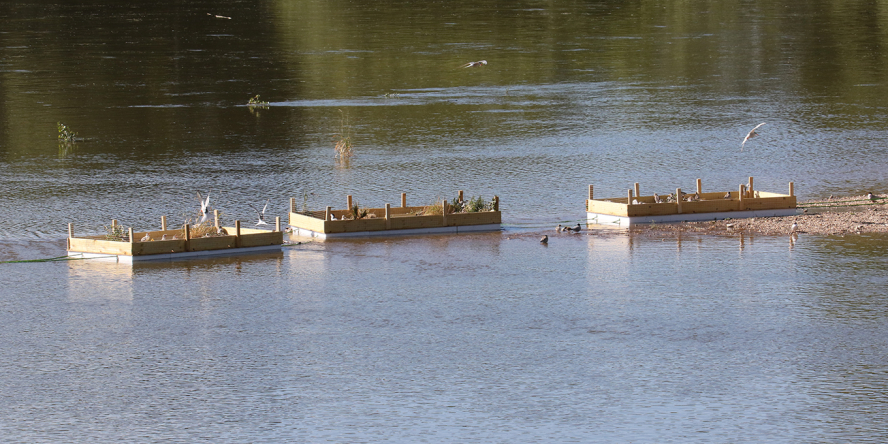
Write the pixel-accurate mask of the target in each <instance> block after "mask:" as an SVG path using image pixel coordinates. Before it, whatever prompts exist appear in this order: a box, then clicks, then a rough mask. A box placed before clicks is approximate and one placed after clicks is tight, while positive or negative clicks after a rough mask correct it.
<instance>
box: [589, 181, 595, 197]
mask: <svg viewBox="0 0 888 444" xmlns="http://www.w3.org/2000/svg"><path fill="white" fill-rule="evenodd" d="M594 195H595V194H593V193H592V185H589V200H592V199H593V198H594V197H593V196H594Z"/></svg>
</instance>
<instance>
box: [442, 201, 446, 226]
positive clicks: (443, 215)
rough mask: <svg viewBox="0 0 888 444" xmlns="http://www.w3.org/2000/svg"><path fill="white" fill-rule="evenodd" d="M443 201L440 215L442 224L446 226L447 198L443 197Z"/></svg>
mask: <svg viewBox="0 0 888 444" xmlns="http://www.w3.org/2000/svg"><path fill="white" fill-rule="evenodd" d="M443 201H444V203H443V204H441V209H442V211H441V216H442V217H443V220H444V226H445V227H446V226H447V199H443Z"/></svg>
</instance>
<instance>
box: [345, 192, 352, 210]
mask: <svg viewBox="0 0 888 444" xmlns="http://www.w3.org/2000/svg"><path fill="white" fill-rule="evenodd" d="M345 203H346V206H345V209H347V210H351V209H352V196H351V194H349V195H347V196H345Z"/></svg>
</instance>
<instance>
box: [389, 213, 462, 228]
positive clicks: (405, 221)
mask: <svg viewBox="0 0 888 444" xmlns="http://www.w3.org/2000/svg"><path fill="white" fill-rule="evenodd" d="M450 216H451V215H449V214H448V215H447V217H448V218H449V217H450ZM391 222H392V223H391V229H392V230H409V229H414V228H440V227H443V226H444V218H442V217H441V216H412V217H394V218H392V220H391Z"/></svg>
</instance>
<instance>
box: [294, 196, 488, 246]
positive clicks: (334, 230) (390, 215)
mask: <svg viewBox="0 0 888 444" xmlns="http://www.w3.org/2000/svg"><path fill="white" fill-rule="evenodd" d="M459 199H460V200H462V199H463V192H462V191H460V192H459ZM346 201H347V208H349V209H350V208H352V197H351V196H347V198H346ZM424 208H425V207H408V206H407V194H405V193H401V206H400V207H392V206H391V205H390V204H385V207H384V208H364V209H362V211H363V210H366V211H367V213H368V216H369V215H373V216H370V217H365V218H362V219H357V220H354V219H352V220H349V219H346V220H343V217H346V216H348V215H349V214H351V211H350V210H349V209H345V210H334V209H333V208H332V207H327V208H326V210H324V211H307V212H297V211H296V199H293V198H291V199H290V226H291V227H292V228H293V232H294V234H298V235H300V236H311V237H317V238H324V239H325V238H341V237H361V236H382V235H402V234H432V233H466V232H475V231H497V230H500V224H502V214H501V213H500V211H499V197H496V196H494V198H493V211H479V212H473V213H453V212H451V211H452V210H451V208H450V206H449V205H448V204H447V201H446V200H445V201H444V211H443V214H434V215H420V214H421V213H422V211H423V209H424ZM374 216H375V217H374Z"/></svg>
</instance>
